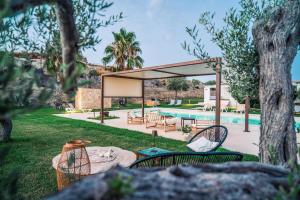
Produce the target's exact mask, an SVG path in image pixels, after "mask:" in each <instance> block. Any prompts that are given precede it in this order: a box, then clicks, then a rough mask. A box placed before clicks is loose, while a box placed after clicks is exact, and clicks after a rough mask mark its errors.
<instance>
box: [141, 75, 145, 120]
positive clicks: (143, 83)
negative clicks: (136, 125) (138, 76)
mask: <svg viewBox="0 0 300 200" xmlns="http://www.w3.org/2000/svg"><path fill="white" fill-rule="evenodd" d="M142 117H143V122H145V119H144V117H145V81H144V80H142Z"/></svg>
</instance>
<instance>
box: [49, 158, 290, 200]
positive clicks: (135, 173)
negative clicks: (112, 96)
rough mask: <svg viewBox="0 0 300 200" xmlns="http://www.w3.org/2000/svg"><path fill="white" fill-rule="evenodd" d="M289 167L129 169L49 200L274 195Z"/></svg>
mask: <svg viewBox="0 0 300 200" xmlns="http://www.w3.org/2000/svg"><path fill="white" fill-rule="evenodd" d="M288 173H289V170H287V169H285V168H283V167H276V166H272V165H266V164H261V163H254V162H229V163H223V164H204V165H201V166H174V167H169V168H166V169H164V168H151V169H128V168H122V167H116V168H114V169H111V170H109V171H108V172H105V173H102V174H97V175H93V176H89V177H87V178H85V179H84V180H82V181H81V182H78V183H75V184H74V185H72V186H71V187H69V188H66V189H64V190H63V191H61V192H60V193H57V194H55V195H53V196H50V197H48V198H46V199H48V200H60V199H64V200H76V199H81V200H85V199H86V200H87V199H99V200H100V199H101V200H102V199H103V200H104V199H105V200H106V199H126V200H127V199H128V200H129V199H130V200H142V199H147V200H154V199H155V200H156V199H160V200H171V199H177V200H199V199H204V200H206V199H207V200H211V199H222V200H227V199H228V200H229V199H230V200H232V199H238V200H243V199H273V198H274V197H275V196H276V194H277V192H278V188H279V186H283V187H285V186H286V185H287V175H288Z"/></svg>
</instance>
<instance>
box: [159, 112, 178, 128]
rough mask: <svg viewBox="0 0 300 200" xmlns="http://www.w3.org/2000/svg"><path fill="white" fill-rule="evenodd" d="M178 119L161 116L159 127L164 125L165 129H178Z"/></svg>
mask: <svg viewBox="0 0 300 200" xmlns="http://www.w3.org/2000/svg"><path fill="white" fill-rule="evenodd" d="M176 123H177V120H176V118H175V117H165V116H161V120H160V121H158V122H157V127H158V128H161V127H163V129H164V131H165V132H167V131H176Z"/></svg>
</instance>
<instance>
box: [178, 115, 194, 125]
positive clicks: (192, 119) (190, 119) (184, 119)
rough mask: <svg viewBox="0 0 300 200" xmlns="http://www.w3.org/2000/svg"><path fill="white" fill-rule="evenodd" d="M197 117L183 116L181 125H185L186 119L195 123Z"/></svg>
mask: <svg viewBox="0 0 300 200" xmlns="http://www.w3.org/2000/svg"><path fill="white" fill-rule="evenodd" d="M195 120H196V119H195V118H194V117H181V127H184V122H185V121H190V122H191V123H195Z"/></svg>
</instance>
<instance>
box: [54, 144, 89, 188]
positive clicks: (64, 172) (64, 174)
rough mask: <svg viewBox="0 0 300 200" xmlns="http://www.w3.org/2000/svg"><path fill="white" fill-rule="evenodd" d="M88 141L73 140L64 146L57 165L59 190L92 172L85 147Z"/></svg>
mask: <svg viewBox="0 0 300 200" xmlns="http://www.w3.org/2000/svg"><path fill="white" fill-rule="evenodd" d="M87 143H89V141H83V140H72V141H70V142H67V143H66V144H65V145H64V146H63V149H62V152H61V154H60V156H59V159H58V161H57V165H56V167H57V168H56V176H57V187H58V190H62V189H63V188H64V187H66V186H68V185H70V184H71V183H73V182H75V181H78V180H81V179H82V178H84V177H86V176H88V175H89V174H90V173H91V163H90V159H89V156H88V154H87V151H86V148H85V145H86V144H87Z"/></svg>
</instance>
